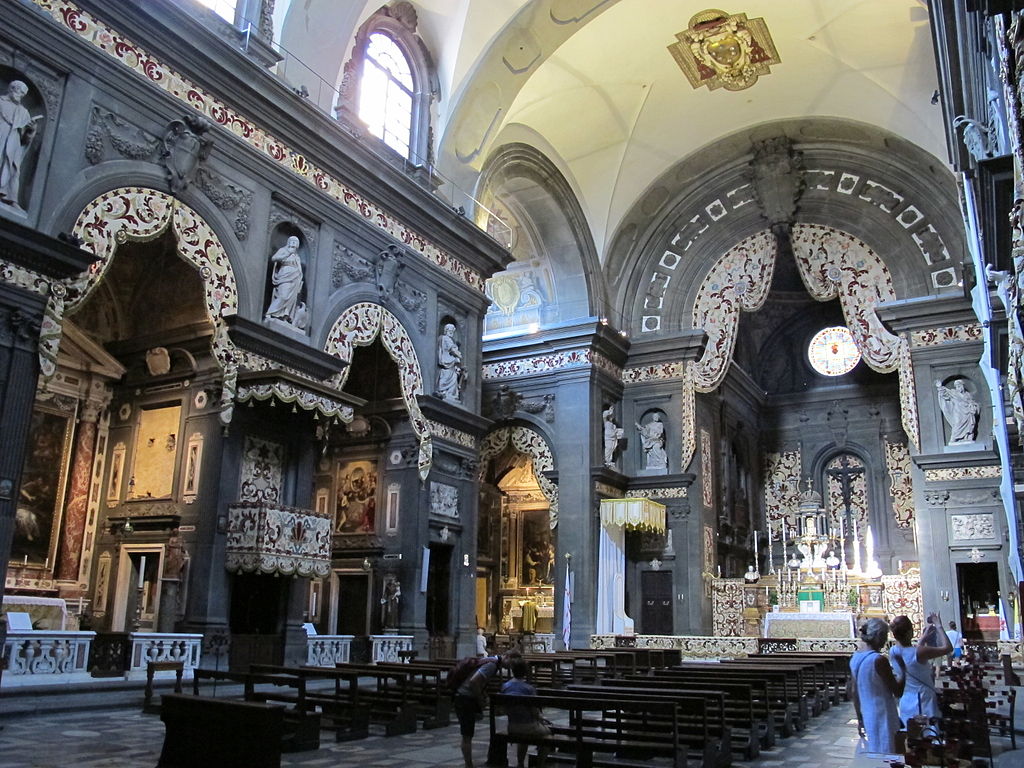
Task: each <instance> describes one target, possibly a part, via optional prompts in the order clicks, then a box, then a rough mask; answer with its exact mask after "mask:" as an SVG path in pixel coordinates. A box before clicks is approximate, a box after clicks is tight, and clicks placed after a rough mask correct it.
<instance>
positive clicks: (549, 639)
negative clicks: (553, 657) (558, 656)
mask: <svg viewBox="0 0 1024 768" xmlns="http://www.w3.org/2000/svg"><path fill="white" fill-rule="evenodd" d="M520 645H521V646H522V648H523V653H554V652H555V636H554V635H553V634H551V633H545V632H539V633H537V634H535V635H532V636H531V635H524V636H523V639H522V640H521V641H520Z"/></svg>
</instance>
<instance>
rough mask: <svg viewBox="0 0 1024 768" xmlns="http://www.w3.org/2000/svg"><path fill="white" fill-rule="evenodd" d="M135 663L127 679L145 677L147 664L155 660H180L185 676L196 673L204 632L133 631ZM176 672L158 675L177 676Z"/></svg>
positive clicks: (143, 678)
mask: <svg viewBox="0 0 1024 768" xmlns="http://www.w3.org/2000/svg"><path fill="white" fill-rule="evenodd" d="M130 637H131V643H132V653H131V663H130V665H129V667H128V669H127V670H126V671H125V679H126V680H145V679H146V665H147V664H148V663H149V662H151V661H180V662H181V663H182V665H183V666H184V676H185V677H186V678H190V677H192V670H193V669H195V668H196V667H198V666H199V657H200V652H201V647H202V642H203V636H202V635H192V634H182V633H177V632H132V634H131V635H130ZM174 675H175V673H174V672H157V673H156V678H157V679H159V678H161V677H174Z"/></svg>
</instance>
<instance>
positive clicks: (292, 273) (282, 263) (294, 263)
mask: <svg viewBox="0 0 1024 768" xmlns="http://www.w3.org/2000/svg"><path fill="white" fill-rule="evenodd" d="M270 263H271V264H273V265H274V274H273V277H272V278H271V280H272V282H273V284H274V293H273V295H272V296H271V299H270V306H269V307H267V311H266V313H265V314H264V315H263V319H264V320H271V319H273V320H280V321H281V322H282V323H287V324H288V325H291V326H294V327H295V328H298V329H299V330H300V331H302V330H305V328H306V321H307V317H306V305H305V304H304V303H302V302H300V301H299V296H300V295H301V294H302V259H301V258H299V238H298V237H296V236H295V235H292V236H291V237H289V238H288V240H287V242H286V243H285V244H284V245H283V246H281V247H280V248H278V249H277V252H276V253H275V254H274V255H273V256H271V257H270Z"/></svg>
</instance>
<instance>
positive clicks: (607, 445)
mask: <svg viewBox="0 0 1024 768" xmlns="http://www.w3.org/2000/svg"><path fill="white" fill-rule="evenodd" d="M601 415H602V416H603V417H604V465H605V466H606V467H614V466H615V451H616V450H617V449H618V447H619V440H621V439H622V438H623V436H624V435H625V434H626V433H625V432H624V431H623V430H622V428H621V427H619V425H618V424H616V423H615V421H614V420H613V418H612V417H614V416H615V406H613V405H609V406H608V408H607V409H605V410H604V411H602V412H601Z"/></svg>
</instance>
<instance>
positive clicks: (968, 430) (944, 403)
mask: <svg viewBox="0 0 1024 768" xmlns="http://www.w3.org/2000/svg"><path fill="white" fill-rule="evenodd" d="M935 387H936V389H937V390H938V393H939V408H940V409H941V410H942V416H943V417H944V418H945V419H946V423H947V424H949V440H948V441H947V442H946V445H956V444H958V443H970V442H973V441H974V438H975V437H976V436H977V433H978V415H979V414H980V413H981V408H980V407H979V406H978V401H977V400H975V399H974V396H973V395H972V394H971V393H970V392H968V391H967V389H966V388H965V387H964V383H963V381H962V380H961V379H957V380H956V381H954V382H953V386H951V387H944V386H942V382H941V381H936V382H935Z"/></svg>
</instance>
